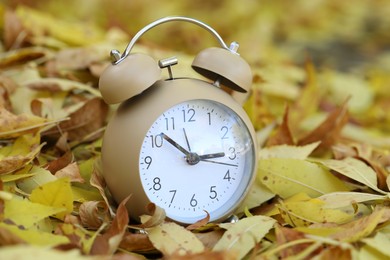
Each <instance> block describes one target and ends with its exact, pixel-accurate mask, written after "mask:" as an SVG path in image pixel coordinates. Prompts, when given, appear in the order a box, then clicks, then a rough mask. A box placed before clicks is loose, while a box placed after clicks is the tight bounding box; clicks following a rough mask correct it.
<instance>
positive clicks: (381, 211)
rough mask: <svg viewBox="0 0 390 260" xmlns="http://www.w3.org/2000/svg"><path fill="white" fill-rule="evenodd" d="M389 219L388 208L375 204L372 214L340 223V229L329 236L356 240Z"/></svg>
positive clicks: (345, 240) (348, 240) (342, 239)
mask: <svg viewBox="0 0 390 260" xmlns="http://www.w3.org/2000/svg"><path fill="white" fill-rule="evenodd" d="M389 219H390V208H381V207H380V206H377V207H376V208H375V210H374V211H373V213H372V214H370V215H368V216H364V217H362V218H360V219H358V220H355V221H352V222H350V223H347V224H344V225H341V226H340V227H341V228H342V230H341V231H339V232H336V233H335V234H333V235H331V238H333V239H337V240H340V241H344V242H356V241H359V240H360V239H362V238H365V237H368V236H369V235H371V234H372V233H373V231H374V230H375V228H376V227H377V226H378V225H379V224H381V223H384V222H387V221H389Z"/></svg>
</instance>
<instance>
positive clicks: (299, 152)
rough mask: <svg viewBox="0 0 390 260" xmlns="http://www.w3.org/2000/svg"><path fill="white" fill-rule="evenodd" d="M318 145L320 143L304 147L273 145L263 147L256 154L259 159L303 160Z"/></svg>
mask: <svg viewBox="0 0 390 260" xmlns="http://www.w3.org/2000/svg"><path fill="white" fill-rule="evenodd" d="M319 145H320V142H315V143H312V144H307V145H304V146H295V145H275V146H270V147H265V148H263V149H261V150H260V151H259V152H258V157H259V159H269V158H290V159H300V160H305V159H307V157H309V155H310V154H311V153H312V152H313V151H314V150H315V149H316V148H317V147H318V146H319Z"/></svg>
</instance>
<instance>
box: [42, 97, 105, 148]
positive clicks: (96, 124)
mask: <svg viewBox="0 0 390 260" xmlns="http://www.w3.org/2000/svg"><path fill="white" fill-rule="evenodd" d="M107 113H108V106H107V104H106V103H104V101H103V100H102V99H101V98H93V99H90V100H88V101H86V102H85V103H84V104H83V106H82V107H80V108H79V109H78V110H76V111H75V112H73V113H71V114H70V115H69V117H70V120H67V121H64V122H62V123H60V124H59V128H60V129H61V131H62V132H68V138H69V140H70V141H75V140H78V141H80V140H83V141H88V140H89V141H92V140H95V139H97V138H98V137H99V136H100V135H101V133H97V134H96V135H93V136H89V139H88V140H85V139H84V138H85V137H86V136H88V135H89V134H91V133H92V134H93V133H94V132H95V131H96V130H98V129H99V128H101V127H102V126H103V123H104V121H105V118H106V115H107ZM57 132H58V130H56V129H51V130H48V131H47V132H45V133H43V134H45V135H54V136H57V135H58V133H57Z"/></svg>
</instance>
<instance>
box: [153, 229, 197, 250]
mask: <svg viewBox="0 0 390 260" xmlns="http://www.w3.org/2000/svg"><path fill="white" fill-rule="evenodd" d="M148 234H149V239H150V241H151V242H152V244H153V245H154V247H155V248H157V249H158V250H160V251H161V252H163V253H164V254H166V255H174V254H179V255H185V254H195V253H201V252H203V251H204V246H203V244H202V242H200V241H199V239H198V238H197V237H196V236H195V235H194V234H193V233H191V232H190V231H188V230H186V229H185V228H184V227H182V226H179V225H177V224H175V223H173V222H167V223H162V224H160V225H158V226H155V227H153V228H151V229H149V230H148Z"/></svg>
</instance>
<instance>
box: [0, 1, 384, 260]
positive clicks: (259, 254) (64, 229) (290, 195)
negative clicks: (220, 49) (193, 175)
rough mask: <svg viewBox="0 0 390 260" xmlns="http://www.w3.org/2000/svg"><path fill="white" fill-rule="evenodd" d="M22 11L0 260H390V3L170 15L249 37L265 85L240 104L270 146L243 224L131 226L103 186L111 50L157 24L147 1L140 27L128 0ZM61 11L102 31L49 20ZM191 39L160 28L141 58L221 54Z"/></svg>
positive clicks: (1, 188) (160, 221) (11, 55)
mask: <svg viewBox="0 0 390 260" xmlns="http://www.w3.org/2000/svg"><path fill="white" fill-rule="evenodd" d="M16 2H18V1H10V5H9V6H8V5H5V4H0V16H1V17H2V20H1V22H0V30H1V38H0V40H1V42H0V44H1V45H0V246H1V247H0V258H2V259H30V258H31V259H35V258H38V257H40V258H45V257H46V258H48V257H52V258H53V259H69V257H71V258H72V259H142V258H160V257H164V258H165V259H241V258H244V259H281V258H282V259H284V258H288V259H291V258H294V259H295V258H296V259H312V258H313V259H387V258H389V257H390V226H389V224H390V207H389V203H390V201H389V195H390V191H389V190H390V177H389V172H390V135H389V133H390V113H389V110H390V49H389V46H390V34H389V31H390V5H389V4H388V2H386V1H379V0H378V1H368V0H366V1H359V2H356V1H337V0H334V1H294V6H292V5H293V4H292V3H291V1H258V2H260V3H257V1H244V2H245V3H246V4H242V2H243V1H237V3H236V2H235V1H221V3H219V2H218V1H199V3H198V2H197V3H191V4H190V3H185V2H184V1H183V2H180V3H174V1H169V3H165V5H162V6H161V7H160V8H159V11H160V13H164V16H165V15H171V14H172V13H178V12H179V11H180V13H183V12H184V11H183V10H191V12H188V13H189V15H191V16H194V17H195V18H200V19H201V20H202V18H205V21H206V22H207V23H208V24H209V25H211V26H212V27H215V28H216V29H217V31H220V32H221V34H222V35H223V36H224V37H226V38H228V39H230V38H231V37H232V39H233V38H234V40H237V41H239V42H240V43H241V54H242V56H243V57H244V58H246V59H247V60H248V61H249V62H250V64H251V67H252V69H253V75H254V84H253V87H252V93H251V95H250V97H249V99H248V100H247V101H246V102H245V104H244V108H245V109H246V111H247V112H248V114H249V116H250V118H251V120H252V122H253V125H254V126H255V128H256V131H257V141H258V145H259V147H261V149H260V153H259V158H258V160H259V163H258V165H259V168H258V171H257V176H256V182H255V184H254V186H253V187H252V188H251V190H250V194H249V196H248V198H247V199H246V200H245V202H244V203H243V204H242V205H241V207H240V208H239V209H238V210H237V215H238V216H240V220H239V221H238V222H237V223H234V224H232V223H208V220H207V219H204V220H202V221H200V222H198V223H195V224H194V225H190V226H187V227H183V226H179V225H177V224H175V223H172V222H169V221H167V220H166V219H165V214H164V211H163V210H161V209H159V208H158V207H156V206H154V205H153V204H151V205H145V206H148V208H149V211H150V215H148V216H143V217H142V223H136V222H133V221H130V222H129V219H128V213H127V211H126V209H125V207H124V204H125V203H126V201H123V202H122V203H120V204H119V205H117V204H116V203H114V202H113V201H112V199H111V197H110V195H109V193H108V192H107V188H106V186H105V182H104V179H103V178H102V175H101V165H100V151H101V145H102V142H101V138H102V135H103V133H104V127H105V125H106V123H107V122H108V120H109V118H110V116H111V115H112V113H113V112H114V111H115V107H114V106H113V107H109V106H108V105H106V104H105V103H104V102H103V100H102V99H101V97H100V93H99V91H98V89H97V85H98V79H99V76H100V75H101V73H102V71H103V69H104V68H105V67H106V66H107V65H108V64H109V62H110V61H109V55H108V54H109V51H110V50H111V49H119V50H122V49H123V48H124V47H125V46H126V44H127V43H128V41H129V39H130V38H131V34H133V33H134V32H136V31H137V30H139V29H140V28H141V27H142V26H144V25H146V24H147V23H148V22H151V21H153V20H155V19H157V18H159V17H155V19H151V20H145V19H146V18H147V19H149V18H150V17H152V15H151V14H152V10H151V8H147V6H150V4H151V3H149V1H145V3H144V2H142V1H140V2H142V4H141V3H138V4H133V6H131V8H133V11H134V12H133V13H131V14H130V15H129V13H127V14H123V13H121V12H120V11H121V8H124V9H125V7H129V6H128V5H130V4H126V3H125V1H119V3H121V4H123V5H124V6H122V7H121V5H120V4H118V5H115V6H110V5H111V2H110V1H96V2H97V3H99V4H95V5H89V6H88V5H87V3H89V4H90V1H82V2H83V4H81V3H80V1H66V4H64V3H61V2H60V1H59V2H57V1H56V4H55V5H53V4H50V1H40V3H41V4H42V6H38V7H39V8H38V9H34V8H30V7H27V6H24V5H17V4H15V3H16ZM21 2H25V3H27V4H31V2H30V1H21ZM191 2H192V1H191ZM75 3H77V4H75ZM44 4H46V5H45V6H43V5H44ZM35 7H36V6H35ZM43 7H46V9H45V8H43ZM75 7H77V8H75ZM108 7H110V8H108ZM129 8H130V7H129ZM59 9H61V10H62V12H61V14H67V15H69V14H71V13H72V12H75V13H77V11H79V12H80V10H81V11H82V10H84V11H86V10H88V11H90V12H91V15H90V16H93V15H92V14H99V15H97V16H96V17H99V19H94V20H91V19H89V20H88V21H86V19H83V18H85V17H82V16H79V17H78V20H69V19H66V17H61V15H55V12H54V13H53V12H50V10H52V11H53V10H55V11H58V10H59ZM39 10H41V11H39ZM42 10H45V11H42ZM103 10H105V11H107V12H108V14H110V11H111V12H112V13H111V16H110V15H106V16H104V15H102V12H103ZM206 11H210V12H206ZM86 13H87V12H86ZM211 13H212V17H216V16H218V15H219V17H223V19H222V18H221V19H214V18H213V19H211V18H210V17H211ZM77 14H79V13H77ZM113 14H115V15H113ZM65 16H66V15H65ZM207 16H208V17H209V18H208V19H207ZM102 17H104V18H102ZM59 18H60V19H59ZM89 18H90V17H89ZM229 19H230V20H231V23H228V22H227V21H228V20H229ZM126 21H127V23H126ZM130 25H131V26H130ZM129 28H131V29H129ZM188 28H190V27H188ZM188 28H187V27H177V26H176V27H175V26H172V27H165V28H163V29H161V30H162V31H164V30H165V34H157V41H158V42H159V43H158V44H156V43H152V42H153V41H152V40H150V41H148V40H145V41H141V43H140V44H139V45H138V46H137V47H136V49H135V51H139V52H144V53H148V54H150V55H152V56H154V57H156V59H161V58H165V57H168V56H170V54H171V53H172V52H173V53H175V51H174V50H176V49H177V48H181V51H182V52H181V53H179V54H180V61H181V64H184V65H183V66H182V67H179V69H177V70H175V73H178V74H180V73H183V74H185V73H188V71H189V70H190V69H189V66H190V65H189V64H190V63H191V61H192V58H193V55H192V51H193V50H192V49H191V48H185V47H183V46H184V45H185V44H187V45H190V46H192V47H194V49H197V48H198V47H200V46H203V40H204V41H206V43H205V44H209V43H210V42H211V41H210V42H208V40H206V38H207V37H205V36H204V34H202V33H201V32H199V33H198V31H196V30H195V31H192V29H188ZM191 28H192V27H191ZM173 35H174V36H175V37H174V40H172V41H170V44H169V45H168V46H163V45H161V42H163V41H164V40H167V39H172V36H173ZM178 38H182V39H184V40H182V41H181V40H178ZM153 40H156V39H153ZM211 40H212V39H211ZM159 44H160V45H159ZM210 44H214V45H215V43H213V42H211V43H210ZM161 46H163V47H161ZM195 51H199V48H198V49H197V50H195ZM185 52H188V54H186V53H185ZM190 73H191V72H190ZM190 75H192V76H195V74H190ZM130 199H131V198H130Z"/></svg>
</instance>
